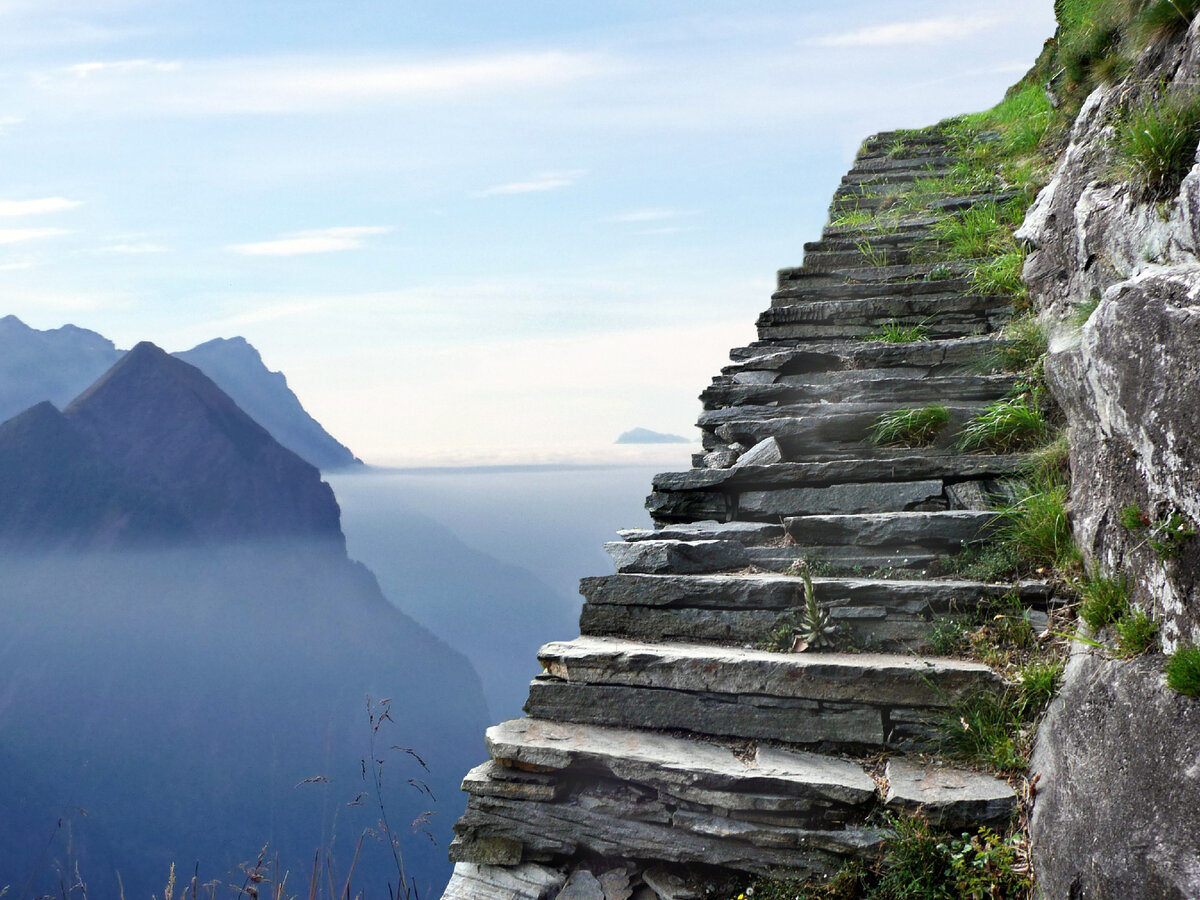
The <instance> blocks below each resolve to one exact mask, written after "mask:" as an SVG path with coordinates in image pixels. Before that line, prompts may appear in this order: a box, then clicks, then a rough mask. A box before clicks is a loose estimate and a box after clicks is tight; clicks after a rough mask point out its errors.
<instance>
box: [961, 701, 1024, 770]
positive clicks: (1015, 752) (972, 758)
mask: <svg viewBox="0 0 1200 900" xmlns="http://www.w3.org/2000/svg"><path fill="white" fill-rule="evenodd" d="M1022 724H1024V719H1023V717H1022V716H1021V713H1020V712H1019V703H1018V692H1017V691H1016V690H1014V689H1012V688H1008V689H1005V690H999V691H980V692H978V693H976V694H973V695H971V696H970V697H967V698H966V699H964V700H960V701H958V702H957V703H955V704H953V706H951V708H950V710H949V712H948V713H947V716H946V720H945V724H944V727H943V729H942V740H941V749H942V751H943V752H944V753H947V754H949V755H950V756H954V757H958V758H960V759H963V760H966V761H967V762H971V763H975V764H976V765H981V766H986V767H987V768H989V769H991V770H992V771H995V772H1003V773H1016V772H1023V771H1024V770H1025V768H1026V765H1027V763H1026V760H1025V754H1024V752H1023V751H1022V748H1021V744H1020V733H1021V726H1022Z"/></svg>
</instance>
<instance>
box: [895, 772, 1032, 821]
mask: <svg viewBox="0 0 1200 900" xmlns="http://www.w3.org/2000/svg"><path fill="white" fill-rule="evenodd" d="M886 775H887V782H888V790H887V796H886V798H885V802H886V804H887V806H888V807H889V808H891V809H897V810H903V811H905V812H916V813H920V814H921V816H922V817H924V818H926V819H928V820H929V821H930V822H932V823H934V824H935V825H940V826H942V827H943V828H960V827H965V826H968V825H970V826H979V825H1000V824H1003V823H1005V822H1007V821H1008V820H1009V819H1010V818H1011V817H1012V815H1013V813H1015V812H1016V810H1017V795H1016V792H1015V791H1014V790H1013V789H1012V786H1011V785H1010V784H1009V783H1008V782H1006V781H1003V780H1002V779H999V778H993V777H992V776H990V775H980V774H979V773H977V772H968V771H965V770H962V769H949V768H940V767H931V766H919V765H916V764H914V763H912V762H909V761H908V760H905V759H891V760H888V764H887V770H886Z"/></svg>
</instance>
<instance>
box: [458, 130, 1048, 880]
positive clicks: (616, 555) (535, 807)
mask: <svg viewBox="0 0 1200 900" xmlns="http://www.w3.org/2000/svg"><path fill="white" fill-rule="evenodd" d="M952 163H953V159H952V158H951V155H950V152H949V150H948V148H947V146H946V144H945V143H944V141H943V140H942V139H940V138H939V137H938V136H937V135H936V134H934V133H922V134H916V135H912V134H905V135H902V134H881V135H877V136H875V137H873V138H871V139H870V140H868V141H867V142H866V144H865V145H864V147H863V150H862V151H861V153H860V154H859V156H858V158H857V159H856V161H855V164H854V168H853V169H852V170H851V171H850V173H849V174H848V175H847V176H846V178H845V179H843V184H842V186H841V187H840V188H839V189H838V192H837V194H836V195H835V198H834V204H833V210H832V216H833V217H832V220H831V221H833V222H839V221H841V222H858V221H862V222H865V224H841V225H837V224H831V225H829V226H828V227H827V228H826V229H825V231H824V234H823V236H822V239H821V240H820V241H818V242H816V243H812V244H808V245H807V246H806V248H805V251H806V253H805V263H804V265H803V266H802V267H800V268H797V269H788V270H784V271H782V272H781V273H780V282H779V289H778V290H777V292H776V293H775V294H774V296H773V297H772V300H771V306H770V308H769V309H767V310H766V311H765V312H764V313H763V314H762V316H761V317H760V318H759V322H758V328H759V336H760V339H759V340H758V341H756V342H755V343H754V344H752V345H750V346H748V347H742V348H737V349H735V350H733V351H732V354H731V359H732V362H731V364H730V365H729V366H727V367H726V368H724V369H723V370H722V371H721V373H720V374H719V375H718V376H717V377H716V378H714V379H713V383H712V384H711V385H710V386H709V387H708V388H707V389H705V391H704V393H703V395H702V401H703V403H704V411H703V413H702V415H701V417H700V421H699V427H700V429H701V432H702V436H703V447H704V452H703V453H702V454H699V455H698V456H697V457H696V458H695V459H694V460H693V466H694V468H692V469H691V470H690V471H687V472H679V473H667V474H663V475H659V476H657V477H656V478H655V479H654V484H653V493H652V494H651V495H650V497H649V499H648V502H647V508H648V509H649V510H650V513H651V515H652V517H653V519H654V523H655V528H654V529H646V530H631V531H626V532H622V533H621V535H620V537H621V541H619V542H615V543H613V544H610V545H609V550H610V553H611V555H612V557H613V560H614V562H615V564H616V569H617V572H616V574H613V575H609V576H605V577H596V578H587V579H584V581H583V583H582V587H581V590H582V593H583V595H584V597H585V600H586V602H585V604H584V608H583V613H582V616H581V622H580V630H581V632H582V635H581V637H579V638H578V639H576V640H572V641H561V642H554V643H551V644H547V645H546V646H545V647H543V648H542V650H541V651H540V653H539V659H540V661H541V663H542V666H543V670H544V671H543V674H542V675H541V676H539V677H538V678H537V679H535V680H534V681H533V683H532V685H531V687H530V694H529V701H528V703H527V704H526V712H527V714H528V717H527V718H525V719H520V720H516V721H511V722H505V723H502V724H500V725H497V726H495V727H493V728H491V729H490V730H489V731H488V734H487V744H488V751H489V753H490V755H491V760H490V761H489V762H487V763H485V764H484V765H482V766H480V767H478V768H476V769H475V770H473V771H472V772H471V773H470V774H469V775H468V776H467V778H466V780H465V781H464V782H463V788H464V790H466V791H467V793H468V794H469V796H470V800H469V803H468V808H467V812H466V815H465V816H464V817H463V818H462V819H461V820H460V821H459V823H458V825H457V826H456V828H455V831H456V833H457V838H456V840H455V841H454V843H453V845H452V846H451V856H452V858H453V859H454V860H456V861H457V863H458V864H457V867H456V870H455V875H454V878H453V879H452V881H451V883H450V885H449V887H448V888H447V891H446V894H445V896H446V897H447V898H454V900H468V898H470V900H475V898H484V897H487V898H493V897H505V898H518V897H520V898H526V897H527V898H531V900H532V898H541V897H547V896H550V895H553V894H555V893H556V892H560V893H559V894H558V895H559V896H560V897H562V896H566V897H569V898H572V900H575V898H582V897H586V898H588V900H601V898H604V900H628V898H629V897H631V896H633V897H639V898H643V900H650V898H652V897H655V896H657V897H660V898H664V900H666V898H684V897H689V896H695V894H693V893H690V892H691V891H693V890H694V886H695V884H697V883H699V882H701V881H705V880H709V879H712V878H714V877H717V876H720V875H721V874H730V873H773V874H781V873H782V874H788V875H794V876H800V877H807V876H813V875H826V874H829V873H831V872H833V871H836V870H837V869H838V868H839V867H840V866H841V865H842V864H843V863H844V862H845V861H846V860H850V859H870V858H873V857H874V856H875V855H876V854H877V853H878V852H879V849H880V844H881V841H882V836H881V833H880V831H879V827H878V822H879V818H878V816H877V813H878V812H879V811H880V810H889V809H890V810H905V811H919V812H921V813H923V814H925V815H927V816H929V817H930V818H932V819H934V820H936V821H937V822H939V823H941V824H943V825H946V826H948V827H960V826H961V827H967V826H977V825H982V824H992V825H1003V824H1004V823H1005V822H1006V821H1007V819H1008V818H1009V816H1011V815H1012V813H1013V811H1014V810H1015V808H1016V806H1017V797H1016V795H1015V794H1014V791H1013V789H1012V788H1011V787H1010V786H1009V785H1008V784H1006V783H1005V782H1003V781H999V780H998V779H995V778H991V777H988V776H981V775H978V774H975V773H969V772H963V771H957V770H955V769H954V768H952V767H948V766H946V765H944V764H942V763H940V762H937V761H935V760H934V759H933V758H932V757H930V756H928V755H927V754H926V753H925V751H928V750H929V749H930V748H932V747H933V746H934V744H935V731H936V729H937V726H938V724H939V723H940V722H941V721H942V720H943V719H945V717H946V715H947V710H948V708H949V707H950V706H951V705H952V704H953V703H954V701H955V700H956V699H958V698H961V697H963V696H966V695H968V694H970V693H972V692H975V691H980V690H990V689H994V688H996V687H997V686H999V685H1000V683H1001V679H1000V676H999V675H998V674H997V673H995V672H994V671H992V670H991V669H989V668H988V667H987V666H984V665H982V664H979V663H973V662H966V661H962V660H954V659H935V658H928V657H927V655H926V654H927V652H928V648H929V638H930V631H931V629H932V627H933V623H934V620H935V619H937V618H941V617H955V616H968V617H969V616H972V615H973V614H974V613H975V612H976V610H977V609H978V607H979V605H980V604H981V603H985V602H987V601H989V600H994V599H995V598H996V597H997V596H999V595H1002V594H1008V593H1011V592H1012V591H1014V590H1015V591H1017V593H1018V594H1019V596H1020V598H1021V600H1022V602H1023V603H1025V604H1026V605H1027V606H1028V607H1030V608H1039V607H1045V606H1046V605H1047V604H1048V603H1049V602H1050V601H1051V599H1052V598H1051V591H1050V588H1049V587H1048V586H1047V585H1045V584H1041V583H1025V584H1020V585H1015V586H1014V585H997V584H983V583H976V582H971V581H965V580H961V579H948V578H941V577H937V576H936V574H935V573H936V572H938V571H945V560H946V558H947V557H949V556H951V555H953V554H955V553H956V552H958V551H959V550H960V549H961V548H962V547H963V545H964V543H969V542H972V541H975V540H979V539H981V538H983V537H985V536H986V535H987V534H988V533H989V530H990V529H991V528H992V527H993V520H994V513H992V512H989V511H987V509H986V503H985V498H986V497H987V496H988V495H989V494H991V493H993V492H994V491H996V490H997V489H998V488H999V486H1000V485H1001V484H1002V482H1003V481H1004V479H1006V478H1008V477H1011V476H1013V475H1014V474H1015V473H1017V472H1019V471H1020V469H1021V466H1022V465H1023V464H1024V463H1025V460H1024V458H1023V457H1021V456H1020V455H1016V454H1011V455H969V456H968V455H962V454H961V453H959V452H957V451H956V449H955V441H954V432H955V431H956V430H957V426H959V425H961V424H962V423H963V422H965V421H966V420H967V419H969V418H970V417H971V416H973V415H974V414H975V413H976V412H978V411H979V410H980V409H981V408H982V407H983V406H985V405H986V404H987V403H989V402H993V401H996V400H999V399H1001V398H1003V397H1005V396H1006V395H1007V394H1008V393H1009V392H1010V391H1011V389H1012V388H1013V380H1012V378H1011V377H1010V376H1007V375H996V374H977V373H983V372H987V371H988V367H987V365H986V362H985V361H986V360H987V358H988V355H989V351H992V350H995V349H996V347H997V343H998V342H999V341H1002V340H1003V338H1001V337H1000V336H999V333H998V329H999V328H1000V327H1001V326H1002V325H1003V324H1004V322H1005V321H1006V319H1007V317H1008V315H1009V301H1008V298H1005V297H996V296H983V295H979V294H976V293H972V292H971V290H970V289H969V287H970V286H969V282H968V280H967V278H966V268H967V267H966V266H965V265H945V264H942V265H934V264H931V263H923V262H921V261H920V260H921V252H920V251H921V247H922V244H923V242H924V241H925V240H926V239H927V238H928V237H929V236H930V234H931V231H930V229H931V226H932V225H933V223H934V221H935V220H936V216H937V215H940V214H946V212H947V211H951V212H952V211H953V210H957V209H964V208H968V207H969V206H970V205H971V204H972V203H975V202H978V201H979V200H980V199H983V197H981V196H968V197H941V198H935V199H934V200H933V201H932V203H930V204H929V205H928V206H927V207H925V208H918V209H917V211H916V212H909V213H905V212H904V211H903V208H904V207H903V206H902V204H903V201H904V199H905V195H906V191H907V190H908V189H909V187H911V185H912V184H913V182H914V180H915V179H918V178H926V177H930V176H931V175H937V174H939V173H944V172H945V171H947V170H948V167H949V166H951V165H952ZM986 199H995V198H994V197H992V196H990V195H989V196H987V197H986ZM868 210H869V211H871V213H872V215H871V216H863V215H862V213H863V212H864V211H868ZM852 212H853V213H856V215H847V213H852ZM887 325H893V326H901V327H904V326H920V327H921V329H922V331H923V335H924V337H923V339H920V340H916V341H912V342H909V343H888V342H884V341H878V340H865V339H864V338H870V337H872V336H874V335H876V334H877V333H878V332H880V330H881V329H882V328H884V326H887ZM935 402H936V403H939V404H942V405H944V406H945V407H946V408H947V409H948V411H949V414H950V423H949V426H948V427H947V428H946V430H945V434H944V436H943V437H942V438H941V439H940V440H938V441H937V442H936V443H935V444H934V445H933V446H932V447H923V448H920V449H896V448H883V447H878V446H875V445H873V444H872V443H871V442H870V440H869V431H870V429H871V427H872V426H873V425H874V424H875V422H876V421H877V419H878V417H879V416H880V415H881V414H883V413H887V412H891V411H894V410H897V409H900V408H905V407H912V406H914V405H923V404H928V403H935ZM801 561H805V565H808V566H810V567H812V568H813V569H815V570H817V571H819V572H820V576H819V577H815V578H813V587H814V593H815V597H816V600H817V602H818V604H819V606H820V607H821V608H822V609H823V610H824V611H825V612H827V613H828V615H829V617H830V621H831V622H832V623H834V624H836V625H837V632H836V634H837V649H838V651H839V652H824V651H818V650H809V651H807V652H803V653H781V652H774V651H767V650H761V649H756V647H757V646H758V645H760V644H761V642H762V641H763V640H764V638H766V637H767V636H768V635H769V634H770V633H771V632H772V630H773V629H775V628H777V627H778V626H779V625H780V623H781V622H783V621H786V617H787V616H788V614H789V613H790V612H792V611H794V610H795V609H796V608H797V607H799V606H802V605H803V602H804V600H803V596H804V595H803V590H804V587H803V586H804V581H803V578H802V577H801V574H799V573H800V569H799V568H798V567H799V565H800V564H801ZM848 651H850V652H848Z"/></svg>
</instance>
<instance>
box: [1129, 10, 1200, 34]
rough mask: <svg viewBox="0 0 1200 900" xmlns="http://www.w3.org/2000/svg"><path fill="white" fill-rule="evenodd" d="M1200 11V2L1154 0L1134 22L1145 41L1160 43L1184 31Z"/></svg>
mask: <svg viewBox="0 0 1200 900" xmlns="http://www.w3.org/2000/svg"><path fill="white" fill-rule="evenodd" d="M1197 11H1200V0H1153V2H1151V3H1150V5H1149V6H1147V7H1146V8H1145V9H1144V10H1142V12H1141V14H1140V15H1138V17H1137V18H1136V19H1135V20H1134V27H1135V28H1136V29H1138V31H1139V34H1140V36H1141V38H1142V40H1143V41H1160V40H1163V39H1165V38H1168V37H1172V36H1173V35H1176V34H1178V33H1179V32H1180V31H1183V30H1184V29H1185V28H1187V27H1188V25H1190V24H1191V21H1192V19H1194V18H1195V17H1196V13H1197Z"/></svg>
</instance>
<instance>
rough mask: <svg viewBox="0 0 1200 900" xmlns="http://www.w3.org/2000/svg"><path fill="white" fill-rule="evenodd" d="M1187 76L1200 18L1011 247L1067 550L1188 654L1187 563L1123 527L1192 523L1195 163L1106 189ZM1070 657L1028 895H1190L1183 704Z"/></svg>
mask: <svg viewBox="0 0 1200 900" xmlns="http://www.w3.org/2000/svg"><path fill="white" fill-rule="evenodd" d="M1198 77H1200V19H1197V20H1194V21H1193V22H1192V23H1191V27H1190V28H1189V29H1188V30H1187V31H1186V32H1184V33H1182V34H1180V35H1179V36H1178V37H1176V38H1174V39H1170V40H1166V41H1162V42H1159V43H1156V44H1154V45H1153V46H1151V47H1150V48H1149V49H1148V50H1146V51H1144V52H1143V53H1142V54H1141V56H1140V57H1139V58H1138V59H1137V60H1136V62H1135V64H1134V67H1133V71H1132V72H1131V73H1130V75H1129V76H1128V77H1126V78H1124V79H1121V80H1120V81H1118V82H1117V83H1115V84H1111V85H1108V86H1103V87H1100V88H1098V89H1097V90H1096V91H1095V92H1094V93H1093V94H1092V95H1091V96H1090V97H1089V98H1088V99H1087V101H1086V102H1085V103H1084V105H1083V108H1082V110H1081V112H1080V114H1079V116H1078V118H1077V120H1076V122H1075V126H1074V128H1073V131H1072V133H1071V138H1070V143H1069V145H1068V146H1067V147H1066V149H1065V150H1064V152H1063V154H1062V156H1061V159H1060V161H1059V164H1058V167H1057V170H1056V172H1055V175H1054V178H1053V181H1052V182H1051V183H1050V184H1049V185H1048V186H1047V187H1046V189H1045V190H1044V191H1043V192H1042V193H1041V195H1040V196H1039V198H1038V200H1037V202H1036V204H1035V205H1034V207H1033V208H1032V209H1031V211H1030V213H1029V216H1028V218H1027V219H1026V222H1025V225H1024V227H1023V228H1022V229H1021V231H1019V232H1018V235H1019V236H1020V237H1022V238H1024V239H1025V240H1026V241H1027V242H1028V244H1029V245H1030V247H1031V250H1032V252H1031V253H1030V255H1029V258H1028V261H1027V263H1026V266H1025V272H1024V276H1025V279H1026V281H1027V282H1028V283H1029V285H1030V288H1031V294H1032V297H1033V299H1034V302H1035V303H1036V305H1037V308H1038V310H1039V311H1040V313H1041V316H1042V319H1043V321H1044V322H1046V323H1047V324H1048V325H1050V326H1051V327H1052V328H1053V329H1054V331H1055V339H1054V340H1053V341H1052V345H1051V349H1052V353H1051V355H1050V357H1049V358H1048V360H1047V363H1046V374H1047V379H1048V381H1049V383H1050V386H1051V389H1052V391H1053V393H1054V396H1055V397H1056V399H1057V400H1058V401H1059V403H1060V404H1061V405H1062V407H1063V408H1064V409H1065V411H1066V413H1067V417H1068V421H1069V424H1070V444H1071V469H1072V475H1073V488H1072V494H1071V505H1072V522H1073V526H1074V531H1075V534H1076V536H1077V539H1078V540H1079V542H1080V545H1081V547H1082V548H1083V550H1084V552H1085V555H1086V556H1087V557H1088V559H1089V560H1090V562H1091V564H1092V565H1093V566H1096V567H1098V568H1101V569H1103V570H1104V571H1107V572H1113V573H1124V575H1125V576H1126V577H1127V578H1128V579H1129V581H1130V584H1131V586H1132V588H1133V600H1134V602H1135V604H1136V605H1138V606H1140V607H1141V608H1143V609H1145V610H1146V611H1147V612H1148V613H1150V614H1151V616H1152V617H1153V618H1154V619H1155V620H1157V621H1158V622H1159V623H1160V636H1161V643H1162V649H1163V650H1164V651H1166V652H1171V651H1172V650H1174V649H1175V648H1176V647H1177V646H1179V645H1180V644H1183V643H1186V644H1195V643H1197V641H1198V640H1200V547H1198V546H1197V543H1196V542H1195V541H1186V542H1181V543H1180V546H1179V551H1180V552H1179V553H1178V554H1177V555H1175V556H1174V557H1172V558H1162V556H1163V554H1160V553H1157V552H1155V550H1154V548H1153V546H1152V545H1151V544H1150V542H1149V541H1148V540H1147V532H1146V530H1144V529H1133V530H1131V529H1130V528H1128V527H1125V526H1124V525H1122V524H1121V515H1120V512H1121V510H1122V509H1124V508H1127V507H1132V506H1136V507H1137V510H1138V512H1139V513H1140V514H1141V515H1142V516H1143V517H1144V520H1145V521H1147V522H1149V523H1151V525H1152V526H1153V525H1154V524H1161V523H1170V522H1175V523H1177V524H1180V525H1183V526H1184V528H1185V529H1186V528H1187V527H1188V523H1193V524H1194V523H1196V522H1198V521H1200V481H1198V480H1197V472H1198V471H1200V258H1198V256H1197V254H1198V252H1200V166H1193V167H1192V169H1191V171H1190V173H1188V174H1187V176H1186V177H1185V178H1184V179H1183V181H1182V184H1181V185H1179V187H1178V190H1177V191H1172V192H1171V193H1170V194H1169V195H1168V196H1159V197H1154V198H1151V197H1149V196H1147V194H1146V192H1145V191H1144V190H1142V189H1140V188H1139V187H1138V186H1137V185H1136V184H1131V183H1130V180H1129V179H1127V178H1122V177H1121V176H1120V175H1119V173H1117V171H1116V152H1115V150H1114V147H1115V144H1116V141H1115V136H1116V132H1117V129H1118V128H1120V127H1123V126H1122V123H1123V122H1125V121H1127V120H1128V117H1129V116H1130V114H1131V111H1136V110H1137V109H1139V108H1144V107H1146V106H1147V105H1148V104H1150V103H1153V102H1161V100H1160V98H1161V97H1166V98H1174V99H1175V100H1176V101H1177V102H1179V103H1181V104H1182V103H1186V102H1189V100H1190V98H1191V97H1192V96H1194V92H1195V84H1196V80H1197V78H1198ZM1126 127H1127V126H1126ZM1093 303H1095V304H1096V307H1095V311H1094V312H1091V314H1090V316H1089V317H1088V318H1087V320H1086V321H1085V322H1084V323H1083V324H1082V326H1081V327H1080V326H1078V325H1077V324H1071V321H1070V320H1071V317H1072V312H1073V311H1074V310H1078V309H1080V308H1081V307H1082V309H1083V314H1086V313H1087V311H1088V309H1089V308H1090V306H1091V304H1093ZM1077 318H1078V316H1077V317H1076V319H1077ZM1173 517H1174V518H1173ZM1080 657H1081V658H1077V659H1076V660H1075V661H1074V662H1073V663H1072V665H1071V666H1070V667H1069V668H1068V672H1067V677H1066V680H1065V683H1064V685H1063V689H1062V694H1061V696H1060V698H1059V699H1058V700H1057V701H1056V702H1055V703H1054V705H1053V706H1052V707H1051V709H1050V712H1049V714H1048V716H1047V719H1046V722H1045V724H1044V726H1043V728H1042V729H1041V731H1040V734H1039V738H1038V748H1037V754H1036V756H1035V759H1034V769H1035V771H1036V772H1038V773H1039V774H1040V776H1041V780H1040V783H1039V793H1038V797H1037V801H1036V804H1035V807H1034V815H1033V821H1032V833H1033V839H1034V843H1035V851H1036V861H1037V863H1038V868H1039V875H1040V884H1041V887H1042V890H1043V891H1044V893H1045V896H1047V897H1054V898H1059V897H1064V898H1065V897H1072V898H1074V897H1088V898H1091V897H1111V898H1118V897H1120V898H1134V897H1144V898H1152V897H1153V898H1163V897H1180V898H1182V897H1194V896H1198V895H1200V866H1198V865H1197V862H1196V861H1197V860H1198V859H1200V838H1198V837H1197V835H1198V834H1200V830H1198V828H1197V822H1196V818H1195V804H1194V802H1193V800H1194V798H1195V797H1196V795H1197V791H1198V790H1200V781H1198V779H1200V773H1198V772H1197V768H1196V750H1197V740H1198V730H1197V729H1198V723H1197V721H1196V706H1197V704H1196V701H1194V700H1190V699H1187V698H1184V697H1181V696H1179V695H1178V694H1175V693H1174V692H1172V691H1170V690H1168V689H1167V688H1166V687H1165V685H1164V684H1163V679H1162V675H1161V672H1162V661H1163V660H1162V657H1161V656H1159V655H1151V656H1150V657H1147V658H1146V659H1144V660H1141V661H1138V662H1136V663H1135V662H1130V663H1123V662H1114V661H1111V660H1104V659H1103V654H1102V653H1099V652H1097V651H1095V650H1091V651H1088V652H1086V653H1081V654H1080Z"/></svg>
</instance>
